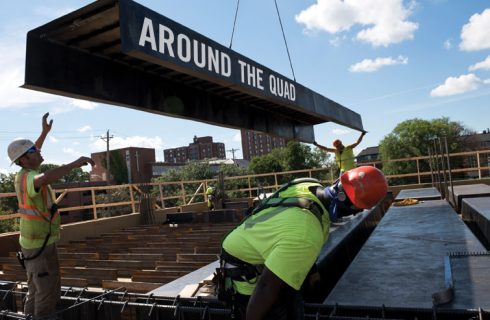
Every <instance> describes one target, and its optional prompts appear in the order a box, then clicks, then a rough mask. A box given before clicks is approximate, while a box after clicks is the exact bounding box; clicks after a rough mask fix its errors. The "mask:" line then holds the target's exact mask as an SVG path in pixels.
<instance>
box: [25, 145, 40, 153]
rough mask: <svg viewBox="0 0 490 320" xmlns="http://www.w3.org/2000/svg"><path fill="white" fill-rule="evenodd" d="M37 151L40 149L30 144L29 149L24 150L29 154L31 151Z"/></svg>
mask: <svg viewBox="0 0 490 320" xmlns="http://www.w3.org/2000/svg"><path fill="white" fill-rule="evenodd" d="M38 151H41V150H40V149H38V148H37V147H36V146H32V147H30V148H29V149H27V151H26V152H25V153H26V154H31V153H36V152H38Z"/></svg>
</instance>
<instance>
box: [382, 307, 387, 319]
mask: <svg viewBox="0 0 490 320" xmlns="http://www.w3.org/2000/svg"><path fill="white" fill-rule="evenodd" d="M381 318H383V319H384V318H386V306H385V305H384V303H383V304H382V305H381Z"/></svg>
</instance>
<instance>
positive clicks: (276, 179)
mask: <svg viewBox="0 0 490 320" xmlns="http://www.w3.org/2000/svg"><path fill="white" fill-rule="evenodd" d="M482 157H484V158H485V160H484V161H481V158H482ZM433 158H434V157H432V161H431V157H428V156H422V157H413V158H406V159H396V160H386V161H374V162H364V163H362V164H363V165H372V166H375V167H378V168H380V169H381V170H382V168H383V166H384V165H386V164H387V163H390V162H405V163H410V162H412V163H414V167H415V168H416V170H415V172H411V173H404V174H394V175H387V176H386V177H387V179H388V182H389V184H390V185H392V184H393V185H394V184H400V183H397V180H399V179H405V180H406V179H407V178H409V179H413V180H414V181H415V182H414V183H413V184H419V185H420V184H423V183H430V182H431V181H433V177H434V174H437V173H438V172H437V171H439V174H440V171H441V170H442V169H440V170H436V169H437V168H432V169H433V170H432V171H431V170H430V169H427V170H423V168H429V167H431V166H434V161H433ZM449 158H450V159H452V160H451V161H452V162H454V163H457V164H458V166H454V167H453V168H452V170H451V172H452V174H453V175H457V174H460V175H461V174H464V176H465V178H466V179H468V178H473V179H483V178H488V177H490V166H488V164H489V162H490V150H480V151H471V152H460V153H453V154H450V155H449ZM458 158H461V160H457V159H458ZM440 160H444V159H443V158H442V157H441V158H440ZM429 162H432V164H430V163H429ZM482 164H484V165H482ZM441 167H442V166H441ZM297 177H314V178H317V179H319V180H320V181H321V182H322V183H324V184H330V183H332V182H333V181H334V180H335V179H336V178H337V174H336V173H334V172H333V171H332V170H331V169H326V168H313V169H306V170H295V171H287V172H272V173H264V174H256V175H244V176H235V177H225V178H224V185H225V193H226V194H227V195H237V194H239V195H241V196H243V197H253V196H255V195H256V191H257V190H259V189H260V190H262V192H272V191H275V190H277V189H278V188H279V187H280V186H281V185H282V184H283V183H285V182H287V181H288V180H290V179H291V178H297ZM210 184H213V185H216V184H217V179H208V180H196V181H177V182H152V183H148V184H145V185H144V186H145V187H146V188H150V189H151V193H152V194H153V196H154V197H155V198H156V200H157V201H156V208H159V209H163V208H169V207H174V206H175V203H176V202H178V205H179V206H180V205H186V204H190V203H192V202H194V201H197V200H200V201H206V200H207V195H206V189H207V188H208V186H209V185H210ZM114 191H123V192H127V196H126V197H125V199H124V200H123V201H119V200H111V198H112V196H111V194H112V193H113V192H114ZM76 192H78V193H81V194H86V197H87V193H88V194H89V195H90V197H89V199H87V201H86V202H84V203H83V204H82V205H78V206H69V207H68V206H66V207H65V206H62V207H61V208H60V212H70V211H79V210H90V211H91V214H92V218H93V219H98V218H99V214H98V209H104V208H112V207H126V208H127V210H130V211H131V212H138V210H139V208H138V206H139V197H140V195H141V194H142V190H141V188H140V185H137V184H124V185H114V186H97V187H81V188H70V189H56V190H54V196H55V199H56V203H58V204H61V203H62V201H63V200H64V199H65V198H66V197H67V195H68V194H70V193H76ZM99 195H104V196H105V197H104V202H103V203H100V202H99V203H98V201H97V197H98V196H99ZM8 197H15V193H13V192H10V193H0V199H2V198H8ZM169 203H170V205H169ZM17 217H18V214H3V213H1V214H0V220H5V219H13V218H17Z"/></svg>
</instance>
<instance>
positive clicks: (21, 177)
mask: <svg viewBox="0 0 490 320" xmlns="http://www.w3.org/2000/svg"><path fill="white" fill-rule="evenodd" d="M48 116H49V113H46V114H45V115H44V116H43V117H42V132H41V135H40V136H39V138H38V139H37V140H36V142H35V143H33V142H32V141H31V140H28V139H17V140H14V141H13V142H11V143H10V144H9V146H8V150H7V151H8V156H9V158H10V160H11V161H12V163H15V164H17V165H18V166H20V167H21V168H22V169H21V170H20V171H19V172H18V173H17V175H16V176H15V192H16V194H17V199H18V201H19V214H20V237H19V243H20V247H21V251H19V252H18V253H17V258H18V259H19V261H20V262H21V264H22V266H23V267H24V268H25V269H26V273H27V286H28V292H27V297H26V301H25V305H24V313H25V315H32V316H33V317H35V318H37V317H46V316H49V315H51V314H53V313H54V312H55V311H56V304H57V303H58V301H59V299H60V293H61V278H60V270H59V261H58V253H57V249H56V242H57V241H58V240H59V239H60V214H59V212H58V210H57V206H56V204H55V201H54V198H53V193H52V190H51V187H50V185H49V184H50V183H53V182H55V181H56V180H58V179H60V178H61V177H63V176H64V175H65V174H67V173H68V172H70V171H71V170H72V169H75V168H79V167H81V166H83V165H86V164H88V163H90V164H91V165H92V166H93V165H94V162H93V161H92V159H90V158H87V157H80V158H79V159H77V160H75V161H73V162H72V163H69V164H66V165H62V166H60V167H57V168H54V169H51V170H48V171H46V172H45V173H40V172H39V167H40V165H41V163H42V162H43V161H44V159H43V157H42V156H41V147H42V145H43V143H44V140H45V139H46V136H47V134H48V133H49V131H50V130H51V127H52V125H53V120H51V121H49V123H48V120H47V118H48Z"/></svg>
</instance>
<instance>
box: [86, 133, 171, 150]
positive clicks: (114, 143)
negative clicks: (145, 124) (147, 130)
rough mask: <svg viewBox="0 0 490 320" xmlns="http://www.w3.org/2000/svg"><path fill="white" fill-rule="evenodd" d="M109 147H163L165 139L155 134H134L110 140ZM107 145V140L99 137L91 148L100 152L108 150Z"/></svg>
mask: <svg viewBox="0 0 490 320" xmlns="http://www.w3.org/2000/svg"><path fill="white" fill-rule="evenodd" d="M109 147H110V148H111V149H121V148H127V147H141V148H154V149H157V150H158V149H163V147H164V145H163V141H162V138H160V137H158V136H155V137H153V138H151V137H142V136H132V137H126V138H121V137H114V138H112V139H111V140H110V142H109ZM106 148H107V145H106V142H105V141H104V140H102V139H97V140H95V141H93V142H92V143H91V144H90V149H91V150H92V151H93V152H99V151H104V150H106Z"/></svg>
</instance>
